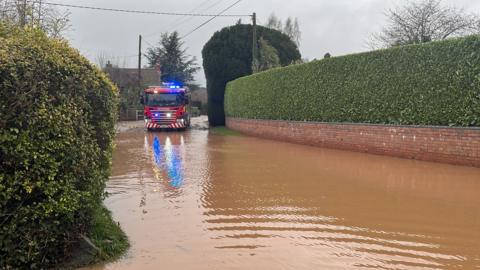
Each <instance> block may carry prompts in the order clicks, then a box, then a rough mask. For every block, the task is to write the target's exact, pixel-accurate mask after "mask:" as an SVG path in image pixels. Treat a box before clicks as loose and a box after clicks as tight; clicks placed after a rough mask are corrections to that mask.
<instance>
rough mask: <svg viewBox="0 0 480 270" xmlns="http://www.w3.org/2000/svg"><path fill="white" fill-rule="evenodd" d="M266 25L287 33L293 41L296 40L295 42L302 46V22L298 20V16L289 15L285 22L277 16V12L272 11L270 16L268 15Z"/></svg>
mask: <svg viewBox="0 0 480 270" xmlns="http://www.w3.org/2000/svg"><path fill="white" fill-rule="evenodd" d="M265 27H267V28H271V29H275V30H278V31H280V32H282V33H284V34H286V35H287V36H288V37H289V38H290V39H291V40H292V41H293V42H295V44H297V46H300V40H301V36H302V32H301V31H300V23H299V22H298V18H295V19H292V18H291V17H288V18H287V19H286V20H285V24H284V23H283V22H282V20H281V19H279V18H277V16H276V15H275V13H272V14H270V17H268V20H267V23H266V24H265Z"/></svg>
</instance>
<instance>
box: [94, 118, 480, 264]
mask: <svg viewBox="0 0 480 270" xmlns="http://www.w3.org/2000/svg"><path fill="white" fill-rule="evenodd" d="M204 121H205V118H197V119H196V123H195V128H194V129H192V130H189V131H187V132H179V133H176V132H162V133H147V132H145V131H144V130H143V129H142V128H132V127H129V126H128V124H125V123H124V124H122V125H121V127H120V128H119V134H118V135H117V139H116V145H117V146H116V149H115V152H114V157H113V174H112V177H111V179H110V181H109V183H108V187H107V191H108V192H109V193H110V194H111V195H110V196H109V197H108V198H107V199H106V201H105V204H106V205H107V207H108V208H109V209H111V210H112V212H113V215H114V218H115V220H117V221H119V222H120V223H121V225H122V227H123V229H124V230H125V232H126V233H127V235H128V236H129V239H130V241H131V245H132V247H131V249H130V251H129V252H128V254H127V255H126V256H125V257H124V258H122V259H120V260H119V261H117V262H114V263H110V264H107V265H99V266H95V267H93V268H92V269H309V270H310V269H480V169H475V168H468V167H460V166H451V165H443V164H435V163H428V162H421V161H413V160H404V159H397V158H390V157H383V156H375V155H367V154H360V153H351V152H343V151H335V150H327V149H320V148H314V147H308V146H302V145H294V144H288V143H281V142H275V141H268V140H262V139H257V138H252V137H246V136H222V135H215V134H212V132H210V131H208V130H207V129H206V128H205V124H204V123H203V122H204Z"/></svg>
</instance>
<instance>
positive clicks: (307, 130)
mask: <svg viewBox="0 0 480 270" xmlns="http://www.w3.org/2000/svg"><path fill="white" fill-rule="evenodd" d="M227 126H228V127H229V128H231V129H233V130H237V131H239V132H242V133H245V134H247V135H252V136H257V137H262V138H267V139H274V140H280V141H286V142H292V143H300V144H306V145H312V146H319V147H325V148H333V149H341V150H349V151H357V152H365V153H371V154H380V155H388V156H395V157H402V158H411V159H419V160H426V161H435V162H442V163H450V164H456V165H466V166H474V167H480V128H448V127H428V126H424V127H416V126H391V125H370V124H329V123H314V122H289V121H268V120H248V119H235V118H228V119H227Z"/></svg>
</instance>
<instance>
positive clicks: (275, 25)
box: [265, 13, 283, 31]
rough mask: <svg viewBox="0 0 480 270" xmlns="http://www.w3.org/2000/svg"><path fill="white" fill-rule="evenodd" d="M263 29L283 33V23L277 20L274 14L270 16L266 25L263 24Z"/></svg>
mask: <svg viewBox="0 0 480 270" xmlns="http://www.w3.org/2000/svg"><path fill="white" fill-rule="evenodd" d="M265 27H268V28H271V29H275V30H278V31H283V23H282V20H281V19H279V18H278V17H277V16H276V15H275V13H272V14H270V17H268V20H267V23H266V24H265Z"/></svg>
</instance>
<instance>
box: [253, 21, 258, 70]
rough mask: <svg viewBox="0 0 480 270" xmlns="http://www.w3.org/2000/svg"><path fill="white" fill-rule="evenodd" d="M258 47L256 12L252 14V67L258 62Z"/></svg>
mask: <svg viewBox="0 0 480 270" xmlns="http://www.w3.org/2000/svg"><path fill="white" fill-rule="evenodd" d="M257 48H258V46H257V13H255V12H254V13H253V15H252V69H253V68H255V65H256V64H257ZM253 72H255V70H253Z"/></svg>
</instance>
